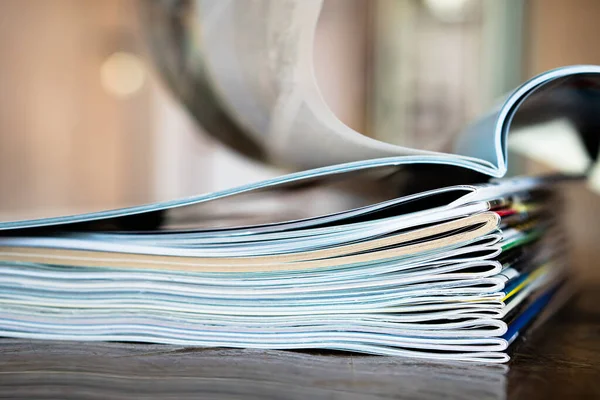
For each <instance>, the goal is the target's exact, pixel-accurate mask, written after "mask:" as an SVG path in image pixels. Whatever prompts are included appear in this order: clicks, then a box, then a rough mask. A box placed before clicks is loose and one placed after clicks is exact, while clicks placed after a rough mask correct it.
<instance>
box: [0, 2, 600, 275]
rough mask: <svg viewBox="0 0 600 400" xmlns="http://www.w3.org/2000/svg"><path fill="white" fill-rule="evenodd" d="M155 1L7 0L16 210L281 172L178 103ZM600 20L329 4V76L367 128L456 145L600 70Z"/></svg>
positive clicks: (3, 177)
mask: <svg viewBox="0 0 600 400" xmlns="http://www.w3.org/2000/svg"><path fill="white" fill-rule="evenodd" d="M143 1H144V0H103V1H98V0H47V1H40V0H2V1H0V60H1V62H0V187H1V188H2V191H1V193H2V195H1V196H0V211H1V213H2V214H6V213H13V212H15V213H16V212H19V211H20V210H23V209H30V208H36V207H37V208H39V207H40V206H42V207H46V208H59V207H60V208H64V207H67V208H69V209H72V210H74V211H75V210H89V209H104V208H113V207H119V206H124V205H131V204H138V203H141V202H148V201H156V200H164V199H171V198H174V197H181V196H187V195H193V194H199V193H205V192H208V191H213V190H219V189H223V188H227V187H232V186H235V185H238V184H241V183H246V182H249V181H255V180H259V179H264V178H268V177H271V176H275V175H278V174H281V173H282V171H278V170H274V169H272V168H269V167H267V166H264V165H260V164H258V163H256V162H253V161H249V160H248V159H246V158H244V157H243V156H240V155H238V154H235V153H233V152H232V151H230V150H228V149H226V148H224V147H223V146H222V145H220V144H218V143H217V142H215V141H214V140H212V139H211V138H209V137H208V136H207V135H205V134H203V133H202V129H201V128H200V127H199V126H197V124H196V123H195V121H194V119H193V117H191V116H190V115H188V113H187V112H186V110H185V109H184V108H183V107H182V106H181V105H180V104H178V102H177V100H176V99H175V98H174V97H173V95H172V94H171V92H170V91H169V90H168V89H167V88H166V85H165V84H164V83H163V82H162V81H161V79H160V77H159V76H158V74H157V72H156V70H155V67H154V66H153V65H152V63H151V62H150V57H149V55H148V43H147V38H146V37H145V36H144V30H143V29H142V27H141V19H140V6H141V5H142V6H143V4H141V2H143ZM147 1H151V0H147ZM173 3H176V2H175V1H173ZM599 17H600V1H596V0H569V1H565V0H324V7H323V10H322V12H321V15H320V18H319V23H318V27H317V34H316V39H315V50H314V51H315V73H316V76H317V80H318V83H319V85H320V88H321V90H322V92H323V96H324V97H325V100H326V101H327V103H328V104H329V106H330V108H331V109H332V110H333V111H334V112H335V114H336V115H337V116H338V117H339V118H340V119H341V120H342V121H343V122H345V123H346V124H347V125H349V126H350V127H352V128H354V129H355V130H357V131H360V132H364V133H365V134H367V135H369V136H372V137H375V138H378V139H381V140H385V141H389V142H392V143H397V144H403V145H407V146H422V145H424V144H431V143H437V142H439V143H444V142H447V141H448V140H449V137H450V135H452V134H453V133H454V132H456V131H458V130H460V128H461V127H463V126H464V125H465V124H466V123H467V122H468V121H471V120H472V119H474V118H475V117H476V116H477V115H478V114H480V113H482V112H483V111H485V110H486V109H487V108H489V107H490V106H491V105H493V104H494V103H495V102H497V100H498V99H499V98H500V97H501V96H502V95H503V94H504V93H507V92H508V91H509V90H510V89H512V88H514V87H515V86H517V85H518V84H519V83H521V82H523V81H524V80H526V79H527V78H529V77H531V76H533V75H536V74H538V73H540V72H543V71H545V70H548V69H551V68H555V67H559V66H562V65H567V64H579V63H585V64H600V45H598V44H597V41H596V40H595V39H596V38H597V37H599V36H600V24H598V22H597V21H598V18H599ZM146 28H147V27H146ZM527 167H528V168H529V169H530V170H531V171H537V170H539V169H541V168H543V167H540V166H539V165H536V164H534V163H531V164H530V165H528V166H527ZM599 175H600V174H599ZM599 180H600V177H599ZM592 184H594V183H593V182H592ZM598 187H600V184H598ZM565 196H566V197H567V200H568V202H569V207H568V209H569V214H568V215H567V223H568V224H569V226H570V230H571V232H572V233H571V236H572V243H573V247H574V252H573V255H574V264H575V265H576V267H577V268H578V271H579V273H580V276H582V277H585V278H594V279H595V278H598V279H600V267H598V268H596V266H595V260H597V259H599V257H600V248H598V247H599V246H597V238H598V237H599V236H600V224H598V222H597V221H600V217H598V218H597V216H598V215H600V197H599V196H598V195H597V194H594V193H592V192H591V191H589V190H588V189H587V188H586V187H584V186H578V187H574V188H573V190H569V191H568V192H567V191H565Z"/></svg>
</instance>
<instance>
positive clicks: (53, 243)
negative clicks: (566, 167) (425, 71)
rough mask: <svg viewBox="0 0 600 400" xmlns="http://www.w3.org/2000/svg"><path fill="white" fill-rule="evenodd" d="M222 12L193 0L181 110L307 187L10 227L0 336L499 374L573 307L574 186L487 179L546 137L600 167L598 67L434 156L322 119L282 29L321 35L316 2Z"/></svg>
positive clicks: (521, 102) (558, 77)
mask: <svg viewBox="0 0 600 400" xmlns="http://www.w3.org/2000/svg"><path fill="white" fill-rule="evenodd" d="M233 3H235V2H210V1H208V2H202V3H201V6H206V7H208V5H210V4H212V5H213V6H214V7H213V8H214V9H213V10H212V11H213V12H206V13H204V14H203V13H202V12H200V15H201V16H203V17H202V18H208V19H209V18H216V19H217V20H218V21H212V20H211V21H208V20H207V21H204V22H206V23H204V24H202V29H205V30H206V31H203V32H202V34H201V35H200V38H201V40H202V41H204V42H202V46H203V47H202V50H203V51H202V56H203V57H204V58H203V59H202V60H201V61H202V62H201V63H200V64H201V68H200V67H199V68H198V69H193V74H195V75H194V76H196V77H197V76H198V75H202V74H204V75H202V79H198V80H197V81H196V82H200V83H202V84H201V85H200V84H199V85H198V86H195V87H194V89H195V90H198V91H200V92H199V93H194V96H191V97H187V99H186V98H184V101H185V102H188V103H187V105H188V107H190V109H191V110H192V111H193V112H194V110H198V112H195V113H194V114H195V116H196V117H197V118H198V120H199V122H200V123H201V124H202V125H203V126H204V127H205V128H206V129H207V130H208V131H209V132H210V133H211V134H213V135H214V136H217V137H221V138H222V140H223V141H225V142H228V143H233V142H235V143H237V145H236V146H237V147H236V148H237V149H238V150H241V151H243V152H245V153H246V154H248V155H250V156H252V157H255V158H259V159H263V160H268V161H270V162H273V163H279V164H286V165H292V166H295V167H297V169H300V170H302V169H304V171H303V172H296V173H292V174H289V175H285V176H282V177H278V178H274V179H270V180H266V181H263V182H258V183H253V184H248V185H245V186H241V187H238V188H235V189H230V190H226V191H222V192H217V193H212V194H208V195H201V196H198V197H194V198H187V199H183V200H177V201H169V202H163V203H156V204H149V205H143V206H137V207H133V208H126V209H120V210H112V211H101V212H93V213H87V214H79V215H58V214H56V215H45V216H44V217H43V218H37V217H36V218H30V217H24V218H17V217H7V218H5V219H3V220H2V221H1V222H0V336H4V337H16V338H35V339H56V340H74V341H119V342H122V341H127V342H151V343H166V344H178V345H189V346H204V347H230V348H257V349H333V350H342V351H350V352H361V353H369V354H378V355H392V356H407V357H415V358H426V359H438V360H462V361H477V362H494V363H500V362H506V361H507V360H508V359H509V355H508V353H507V351H508V349H509V346H510V345H511V343H513V342H514V341H515V339H516V338H517V337H519V336H520V335H522V334H523V333H524V331H525V330H526V329H527V328H529V327H532V326H534V325H535V324H537V323H539V322H540V321H543V320H544V319H545V318H547V316H548V315H550V314H551V312H552V311H553V310H555V309H556V308H557V306H558V305H560V304H561V302H562V301H563V300H564V299H565V298H567V297H568V293H569V292H570V285H569V282H568V273H567V270H566V264H567V263H566V258H567V257H566V252H567V244H566V241H565V240H564V237H565V234H564V229H562V227H561V226H560V223H559V219H560V216H561V203H560V198H559V197H558V196H557V193H556V192H557V190H556V189H557V188H559V187H561V188H562V187H563V186H562V185H563V184H566V183H567V181H570V180H573V179H576V178H577V177H573V176H566V175H561V174H555V175H552V176H546V177H517V178H510V179H494V178H501V177H503V176H504V175H505V174H506V172H507V137H508V136H509V133H510V136H512V135H519V134H520V133H522V132H525V131H527V130H528V129H530V128H531V127H534V126H537V125H536V124H539V123H543V124H549V123H552V122H553V121H555V120H558V121H560V122H561V124H560V127H562V128H561V129H562V131H561V135H559V136H560V137H563V138H564V137H567V136H568V137H570V138H571V139H573V141H575V142H578V143H580V146H581V148H583V149H586V150H587V151H588V157H589V160H588V161H589V162H591V161H593V160H595V158H596V156H597V150H598V137H597V136H598V135H595V133H596V132H595V131H594V135H591V136H590V135H589V133H590V132H592V131H593V129H590V128H594V127H596V128H597V120H594V118H592V119H590V116H591V117H597V109H596V112H590V110H592V111H593V107H594V106H598V105H600V101H598V99H600V67H596V66H573V67H568V68H563V69H559V70H554V71H550V72H548V73H545V74H543V75H541V76H538V77H536V78H534V79H532V80H531V81H529V82H527V83H525V84H524V85H523V86H521V87H520V88H518V89H517V90H515V91H514V92H513V94H512V95H510V96H509V97H508V98H507V99H506V100H505V101H504V102H503V104H502V105H501V106H500V107H498V108H497V109H495V110H492V111H491V112H490V113H489V114H488V115H486V116H485V117H483V118H482V119H480V120H479V121H476V122H475V123H474V124H472V125H471V126H469V127H467V128H465V129H464V131H463V132H462V133H461V134H459V135H458V136H457V138H456V140H455V141H454V142H453V143H452V144H451V145H448V146H447V147H446V148H441V149H437V150H436V151H433V150H430V149H428V150H420V149H412V148H406V147H400V146H395V145H392V144H389V143H382V142H379V141H376V140H374V139H371V138H368V137H365V136H362V135H360V134H359V133H357V132H355V131H352V130H351V129H350V128H348V127H347V126H345V125H343V124H342V123H341V121H339V120H338V119H337V118H335V117H334V116H333V114H332V113H331V112H330V111H329V110H328V108H327V107H326V106H325V105H324V104H323V101H322V98H321V97H320V95H319V94H318V90H317V89H318V88H317V87H316V84H315V82H314V79H312V78H311V77H310V73H309V72H310V71H311V70H312V69H311V68H312V67H311V65H312V64H311V63H310V61H311V60H310V57H309V55H311V54H312V52H310V51H306V49H307V48H306V47H305V46H304V45H303V43H305V42H306V41H308V42H310V40H311V36H310V35H305V33H306V30H307V29H308V30H310V29H313V30H314V24H313V25H311V24H310V23H308V24H307V25H306V26H305V25H303V24H301V23H298V24H296V23H291V22H290V21H292V20H294V18H296V17H297V16H298V15H300V16H302V18H309V21H313V22H314V21H316V18H317V17H318V7H316V8H315V7H314V4H315V3H316V4H317V5H318V2H304V1H303V2H296V3H295V4H297V7H296V8H293V7H287V6H285V5H286V4H288V3H289V2H270V3H269V4H271V8H272V9H276V8H277V7H281V8H282V9H281V10H280V11H281V13H282V14H281V15H280V17H281V18H277V19H273V21H272V24H264V21H263V23H262V24H258V23H255V24H254V25H253V24H252V23H253V21H254V22H256V21H258V20H260V17H261V15H262V14H261V13H257V12H254V13H244V12H240V10H239V9H236V8H235V7H234V6H233V5H232V4H233ZM255 3H256V2H248V3H247V4H255ZM262 3H265V1H263V2H262ZM235 4H237V5H238V6H240V7H242V8H243V7H244V6H243V5H242V2H238V3H235ZM243 4H246V3H243ZM303 8H307V10H304V11H311V10H312V11H316V13H311V12H301V11H302V10H303ZM236 10H237V11H236ZM200 11H207V10H200ZM208 11H210V10H208ZM255 11H256V10H255ZM286 13H287V14H286ZM286 16H287V17H289V18H287V19H286V18H285V17H286ZM307 16H308V17H307ZM252 18H257V19H256V20H253V19H252ZM298 18H300V17H298ZM263 19H264V18H263ZM234 22H235V23H234ZM215 27H219V28H220V30H221V31H222V32H225V33H227V34H219V35H217V33H219V32H217V31H214V28H215ZM303 27H304V28H306V29H304V28H303ZM292 28H293V29H292ZM210 29H213V31H211V30H210ZM263 29H267V30H268V29H275V30H277V29H281V30H282V31H284V30H285V29H288V31H289V32H288V33H289V35H283V36H276V35H275V33H277V32H274V33H273V32H271V33H273V35H275V36H273V35H271V36H269V35H263V33H264V32H263ZM178 32H179V31H178ZM253 35H254V36H253ZM272 37H280V38H281V40H269V38H272ZM236 38H237V39H236ZM238 39H239V40H245V41H244V42H242V43H250V44H251V46H250V45H249V47H248V49H246V48H245V47H244V46H236V43H237V42H236V40H238ZM250 39H252V40H250ZM261 40H263V41H264V42H265V43H267V42H268V43H271V45H273V46H275V47H274V48H270V49H267V47H265V48H261V47H260V45H261V43H262V42H261ZM286 40H289V42H290V43H291V44H290V46H288V47H286V46H285V41H286ZM186 43H187V42H186ZM263 44H264V43H263ZM265 46H266V45H265ZM308 48H310V46H309V47H308ZM267 50H269V51H267ZM267 56H268V57H267ZM271 56H273V57H271ZM279 56H281V57H279ZM284 56H285V57H284ZM267 59H268V60H270V61H272V62H269V63H266V61H265V60H267ZM198 60H199V59H198V58H194V57H191V58H185V57H184V58H177V57H176V58H174V59H173V60H171V61H173V62H175V63H176V62H188V61H189V62H191V63H194V62H196V61H198ZM263 61H264V62H263ZM278 62H281V63H282V65H279V67H280V68H279V69H277V68H278V66H277V65H278V64H277V63H278ZM166 64H167V65H171V64H170V63H166ZM193 66H194V64H191V65H179V66H177V68H174V70H173V71H177V74H176V75H173V76H171V78H172V79H170V80H169V82H171V83H172V84H173V85H175V86H177V82H178V81H177V79H178V78H179V77H186V76H187V75H186V73H187V72H190V76H188V77H193V76H192V72H191V71H192V70H187V69H186V68H187V67H189V68H192V67H193ZM236 68H240V69H241V70H240V71H234V70H235V69H236ZM269 68H274V69H275V70H273V71H271V70H269ZM173 71H171V72H173ZM263 75H264V76H267V77H270V78H272V79H271V80H267V79H263V80H261V79H260V77H261V76H263ZM257 76H258V78H256V79H255V80H256V81H252V79H251V78H253V77H257ZM313 78H314V77H313ZM190 79H191V78H190ZM179 89H182V87H180V88H179ZM188 89H189V88H188ZM182 90H183V89H182ZM175 91H176V92H177V93H179V92H178V90H177V87H175ZM188 92H189V90H188ZM188 94H189V93H188ZM192 101H198V102H199V103H193V104H192V103H190V102H192ZM544 126H547V125H544ZM536 129H539V127H538V128H536ZM236 135H238V136H236ZM239 135H245V136H243V138H242V136H239ZM236 138H237V141H236V140H234V139H236ZM242 144H243V145H242ZM250 144H252V145H250ZM256 149H261V151H262V153H261V152H258V151H255V150H256ZM584 153H585V151H584ZM265 154H267V155H266V156H265ZM571 172H573V171H571Z"/></svg>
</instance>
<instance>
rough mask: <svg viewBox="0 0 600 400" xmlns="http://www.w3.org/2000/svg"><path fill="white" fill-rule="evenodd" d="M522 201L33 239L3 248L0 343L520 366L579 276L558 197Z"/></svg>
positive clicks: (489, 198)
mask: <svg viewBox="0 0 600 400" xmlns="http://www.w3.org/2000/svg"><path fill="white" fill-rule="evenodd" d="M513 190H514V188H513V187H512V186H511V187H510V188H509V191H508V192H506V190H504V191H500V192H499V191H498V190H496V191H491V192H489V191H488V192H489V193H491V194H489V193H488V192H485V191H484V195H479V196H478V197H474V198H473V199H472V200H469V201H462V202H459V203H456V202H453V203H450V204H447V205H444V206H438V207H433V208H428V209H421V210H418V211H413V212H407V213H399V214H397V215H395V214H396V213H395V212H394V211H395V210H396V211H398V210H401V207H402V206H403V205H404V203H405V202H406V201H408V200H406V199H398V200H396V201H394V202H391V203H389V204H385V205H384V206H382V205H379V206H377V207H371V208H365V209H363V210H361V211H360V212H359V213H358V214H357V213H356V212H355V213H354V214H352V215H344V214H341V215H337V216H334V217H332V216H328V217H323V218H320V219H319V218H317V219H312V220H306V221H300V222H298V221H294V222H289V223H280V224H271V225H262V226H253V227H240V228H237V229H221V230H192V231H180V232H172V231H167V232H160V231H153V232H146V233H144V232H141V233H140V232H126V231H125V232H117V233H105V232H65V231H62V232H61V233H58V232H54V231H50V233H48V232H45V233H36V234H35V235H31V234H27V231H20V234H19V235H13V236H10V235H6V236H4V237H1V238H0V260H1V263H2V264H1V268H0V310H1V316H2V317H1V318H0V335H1V336H9V337H21V338H41V339H62V340H64V339H67V340H105V341H135V342H154V343H171V344H181V345H193V346H211V347H217V346H218V347H250V348H266V349H315V348H320V349H336V350H347V351H355V352H364V353H372V354H382V355H402V356H410V357H418V358H435V359H452V360H471V361H484V362H505V361H507V360H508V355H507V353H506V351H507V349H508V346H509V345H510V343H511V342H512V341H513V340H514V339H515V337H517V336H518V335H519V333H520V332H522V330H523V329H524V328H526V327H527V326H529V325H530V324H531V322H532V321H533V320H534V319H535V318H536V317H537V316H539V315H540V313H541V312H542V310H543V309H544V308H545V307H546V305H547V304H548V303H549V302H550V300H551V299H552V298H553V297H556V296H555V294H556V293H557V292H558V291H559V290H560V289H562V288H563V286H564V285H562V284H561V283H562V282H563V280H564V278H565V273H564V267H563V261H562V256H561V255H562V253H563V249H562V248H561V247H560V246H559V242H557V238H559V234H558V233H557V231H558V230H557V229H556V228H555V227H554V222H553V217H552V213H551V212H550V207H551V205H552V196H550V195H548V193H547V192H546V191H545V190H544V189H541V188H538V187H530V188H528V189H526V190H521V191H516V192H514V191H513ZM485 193H488V194H485ZM410 201H412V200H410ZM390 215H391V216H390ZM23 232H25V234H23Z"/></svg>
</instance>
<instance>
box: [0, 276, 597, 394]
mask: <svg viewBox="0 0 600 400" xmlns="http://www.w3.org/2000/svg"><path fill="white" fill-rule="evenodd" d="M599 301H600V290H599V288H597V287H592V288H589V289H588V290H586V291H584V292H583V293H582V294H581V295H580V296H579V297H578V298H577V299H576V300H574V301H573V302H572V303H571V304H570V305H569V306H567V308H565V309H564V310H563V311H562V312H561V313H560V315H558V316H557V317H555V318H554V319H553V320H551V321H550V322H549V324H547V325H545V326H543V327H542V328H541V329H539V330H537V331H536V333H535V334H534V335H532V336H529V337H525V338H524V339H523V340H522V341H521V343H519V345H518V346H517V348H516V351H515V353H514V354H513V361H512V362H511V363H510V364H509V365H507V366H502V365H501V366H486V365H473V364H462V363H453V364H440V363H425V362H419V361H413V360H409V359H403V358H397V357H376V356H365V355H357V354H348V353H336V352H286V351H262V350H233V349H232V350H230V349H198V348H183V347H178V346H163V345H147V344H122V343H78V342H50V341H47V342H44V341H30V340H9V339H3V340H0V398H21V399H25V398H63V399H132V398H150V399H159V398H160V399H165V398H177V399H186V398H218V399H222V398H234V399H235V398H244V399H265V398H266V399H279V398H285V399H340V398H344V399H346V398H348V399H382V398H397V399H435V398H440V397H442V398H447V399H478V400H479V399H506V398H510V399H528V400H534V399H571V398H598V397H599V396H600V380H599V379H598V377H599V376H600V362H599V361H600V338H599V334H600V309H599V308H598V306H597V305H598V302H599Z"/></svg>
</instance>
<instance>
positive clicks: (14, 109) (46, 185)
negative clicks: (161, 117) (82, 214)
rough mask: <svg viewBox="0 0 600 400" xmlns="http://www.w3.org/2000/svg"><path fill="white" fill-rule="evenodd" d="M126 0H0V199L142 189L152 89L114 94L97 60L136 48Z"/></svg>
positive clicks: (125, 195) (61, 198)
mask: <svg viewBox="0 0 600 400" xmlns="http://www.w3.org/2000/svg"><path fill="white" fill-rule="evenodd" d="M133 12H134V8H133V2H132V1H128V0H103V1H94V0H52V1H39V0H2V1H1V2H0V187H1V188H2V189H1V195H0V209H2V211H3V212H6V211H9V210H13V209H22V208H31V207H40V206H41V207H48V208H54V207H62V206H69V207H80V206H84V207H86V208H87V207H101V208H104V207H112V206H115V205H119V204H123V203H131V202H135V201H137V200H138V199H140V198H145V197H146V196H147V194H148V190H150V189H149V186H150V184H149V177H148V173H147V171H148V170H149V169H150V168H151V162H150V160H149V157H148V155H149V154H150V151H149V150H150V147H151V138H150V136H149V135H148V132H149V123H150V122H149V118H148V114H149V106H150V100H149V94H148V93H149V92H148V90H147V88H145V87H142V89H141V90H140V91H139V92H138V93H136V94H135V95H132V96H131V97H130V98H117V97H115V96H113V95H111V94H110V93H107V92H106V91H105V90H104V88H103V87H102V85H101V80H100V66H101V64H102V62H103V61H104V60H105V59H106V58H107V57H108V56H109V55H110V54H111V53H113V52H115V51H122V50H126V51H136V38H135V27H133V26H131V21H132V13H133Z"/></svg>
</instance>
